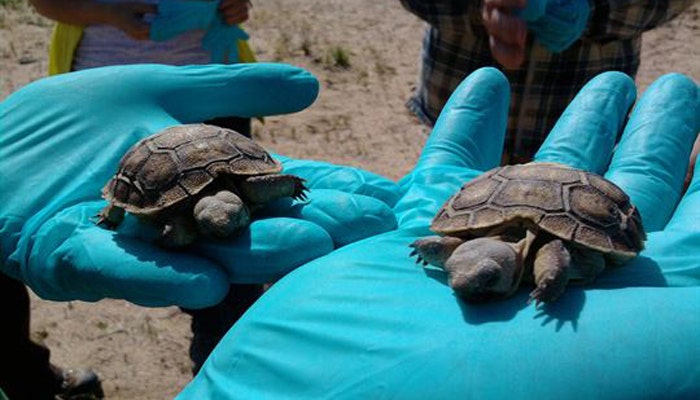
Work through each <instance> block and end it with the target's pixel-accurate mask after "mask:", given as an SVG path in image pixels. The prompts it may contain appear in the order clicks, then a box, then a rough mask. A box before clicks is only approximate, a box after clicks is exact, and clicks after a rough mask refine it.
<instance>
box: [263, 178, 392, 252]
mask: <svg viewBox="0 0 700 400" xmlns="http://www.w3.org/2000/svg"><path fill="white" fill-rule="evenodd" d="M307 196H308V200H307V201H305V202H303V203H299V202H291V201H288V200H287V199H284V200H282V201H277V202H275V203H273V204H270V205H269V206H268V207H266V208H265V209H264V210H262V211H261V212H260V213H259V215H265V216H276V217H294V218H299V219H302V220H306V221H309V222H313V223H314V224H316V225H318V226H320V227H321V228H323V229H324V230H325V231H326V232H327V233H328V234H329V235H330V237H331V238H332V239H333V243H334V245H335V247H342V246H345V245H347V244H350V243H353V242H356V241H358V240H361V239H364V238H367V237H370V236H375V235H379V234H381V233H384V232H387V231H390V230H393V229H396V226H397V224H396V216H395V215H394V212H393V211H392V210H391V208H390V207H389V206H388V205H387V204H386V203H384V202H382V201H380V200H378V199H376V198H374V197H369V196H363V195H360V194H356V193H355V194H353V193H346V192H343V191H340V190H335V189H313V190H311V191H310V192H309V193H308V194H307Z"/></svg>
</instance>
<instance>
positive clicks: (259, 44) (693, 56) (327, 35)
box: [0, 0, 700, 399]
mask: <svg viewBox="0 0 700 400" xmlns="http://www.w3.org/2000/svg"><path fill="white" fill-rule="evenodd" d="M254 3H255V6H254V8H253V11H252V17H251V21H250V22H249V23H248V24H247V30H248V31H249V33H250V34H251V36H252V44H253V46H254V48H255V49H256V51H257V52H258V55H259V58H260V59H261V60H264V61H281V62H288V63H292V64H296V65H300V66H302V67H305V68H307V69H309V70H310V71H312V72H313V73H314V74H316V76H317V77H318V78H319V80H320V82H321V86H322V89H321V94H320V96H319V98H318V100H317V101H316V103H315V104H314V105H312V106H311V107H310V108H309V109H308V110H305V111H303V112H301V113H298V114H295V115H289V116H281V117H274V118H267V122H266V124H265V125H264V126H262V125H259V124H258V125H256V126H255V127H254V129H255V136H256V138H257V139H258V140H259V141H260V142H261V143H262V144H263V145H265V146H267V147H268V148H270V149H272V150H274V151H276V152H279V153H281V154H286V155H289V156H294V157H304V158H314V159H320V160H326V161H332V162H336V163H342V164H349V165H354V166H360V167H363V168H366V169H369V170H371V171H374V172H377V173H380V174H384V175H386V176H388V177H390V178H392V179H398V178H400V177H401V176H402V175H403V174H405V173H406V172H408V171H409V169H410V168H411V166H412V165H413V163H414V162H415V160H416V158H417V157H418V154H419V152H420V150H421V147H422V145H423V142H424V140H425V135H424V132H422V130H421V128H420V126H419V125H418V123H417V122H416V120H415V119H414V118H412V117H411V116H410V115H409V113H408V112H407V111H406V110H405V108H404V102H405V100H406V99H407V98H408V96H409V94H410V92H411V89H412V87H413V85H414V82H415V78H416V75H417V65H418V64H417V61H418V56H419V50H420V42H421V37H422V30H423V25H422V24H421V22H419V21H418V20H417V19H416V18H414V17H413V16H412V15H410V14H408V13H407V12H405V11H404V10H403V9H402V8H401V6H400V5H399V3H398V1H394V2H387V1H385V2H379V1H374V0H352V1H343V0H257V1H255V2H254ZM0 6H1V7H2V13H1V15H0V65H1V68H0V99H3V98H5V97H6V96H8V95H9V94H10V93H12V92H13V91H15V90H17V89H19V88H20V87H22V86H23V85H25V84H26V83H28V82H31V81H33V80H35V79H38V78H41V77H42V76H43V75H44V74H45V71H46V66H47V41H48V38H49V34H50V31H51V26H52V25H51V23H50V22H49V21H47V20H46V19H44V18H42V17H40V16H38V15H37V14H36V13H35V12H33V10H32V9H31V8H30V7H29V6H27V5H26V3H25V2H23V1H22V0H0ZM667 72H681V73H685V74H687V75H689V76H691V77H692V78H693V79H694V80H695V81H696V82H700V4H695V5H694V6H693V7H692V8H691V9H690V10H688V11H687V12H685V13H684V14H683V15H681V16H680V17H679V18H677V19H675V20H673V21H671V22H670V23H667V24H666V25H664V26H662V27H660V28H658V29H656V30H654V31H650V32H648V33H646V34H645V36H644V47H643V62H642V67H641V70H640V72H639V75H638V77H637V82H638V85H639V87H640V92H641V91H643V90H644V88H646V87H647V86H648V85H649V83H651V82H652V81H653V80H654V79H655V78H657V77H658V76H660V75H661V74H664V73H667ZM33 300H34V302H33V307H32V310H33V326H32V332H33V335H34V338H35V339H36V340H39V341H43V342H45V343H46V344H47V345H48V346H49V347H50V348H51V349H52V352H53V360H54V361H55V362H56V363H57V364H59V365H65V366H89V367H92V368H94V369H95V370H96V371H98V373H99V374H100V376H101V377H102V379H103V381H104V387H105V390H106V393H107V395H108V398H110V399H168V398H172V397H173V396H174V395H176V394H177V393H178V392H179V391H180V390H181V389H182V388H183V387H184V385H186V384H187V382H188V381H189V380H190V374H189V370H190V363H189V359H188V356H187V346H188V342H189V338H190V333H189V319H188V317H187V316H185V315H183V314H182V313H180V312H179V311H178V310H177V309H176V308H172V307H171V308H162V309H145V308H142V307H138V306H135V305H132V304H128V303H126V302H123V301H116V300H104V301H100V302H98V303H83V302H77V301H76V302H68V303H53V302H47V301H42V300H40V299H38V298H36V297H34V298H33Z"/></svg>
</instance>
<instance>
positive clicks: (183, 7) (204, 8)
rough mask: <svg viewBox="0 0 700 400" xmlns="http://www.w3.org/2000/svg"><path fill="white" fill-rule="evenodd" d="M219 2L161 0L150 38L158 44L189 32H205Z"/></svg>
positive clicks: (214, 15) (152, 24) (152, 23)
mask: <svg viewBox="0 0 700 400" xmlns="http://www.w3.org/2000/svg"><path fill="white" fill-rule="evenodd" d="M218 7H219V1H218V0H216V1H203V0H161V1H160V2H159V3H158V13H157V14H156V16H155V18H154V19H153V21H152V22H151V30H150V38H151V40H153V41H156V42H160V41H164V40H169V39H172V38H174V37H176V36H178V35H181V34H183V33H185V32H187V31H191V30H205V29H207V28H209V25H211V24H212V22H213V21H214V18H215V17H216V13H217V9H218Z"/></svg>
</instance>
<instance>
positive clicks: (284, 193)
mask: <svg viewBox="0 0 700 400" xmlns="http://www.w3.org/2000/svg"><path fill="white" fill-rule="evenodd" d="M307 190H308V188H307V187H306V185H304V180H303V179H301V178H299V177H298V176H295V175H260V176H251V177H248V178H246V179H245V180H244V181H243V182H241V184H240V191H241V194H242V195H243V197H244V198H245V199H247V200H248V201H250V203H253V204H265V203H268V202H270V201H272V200H276V199H279V198H282V197H291V198H293V199H295V200H306V191H307Z"/></svg>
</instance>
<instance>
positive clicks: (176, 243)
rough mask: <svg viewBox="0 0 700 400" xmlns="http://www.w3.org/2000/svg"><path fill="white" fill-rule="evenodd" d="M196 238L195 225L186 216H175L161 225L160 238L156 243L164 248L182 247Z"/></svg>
mask: <svg viewBox="0 0 700 400" xmlns="http://www.w3.org/2000/svg"><path fill="white" fill-rule="evenodd" d="M195 239H197V225H196V224H195V223H194V221H193V219H192V218H191V217H190V218H188V217H186V216H182V215H180V216H176V217H173V218H172V219H171V220H170V221H168V222H167V223H166V224H165V225H163V230H162V231H161V234H160V238H158V240H156V243H157V244H158V245H160V246H162V247H166V248H177V247H184V246H187V245H190V244H192V243H193V242H194V241H195Z"/></svg>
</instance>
